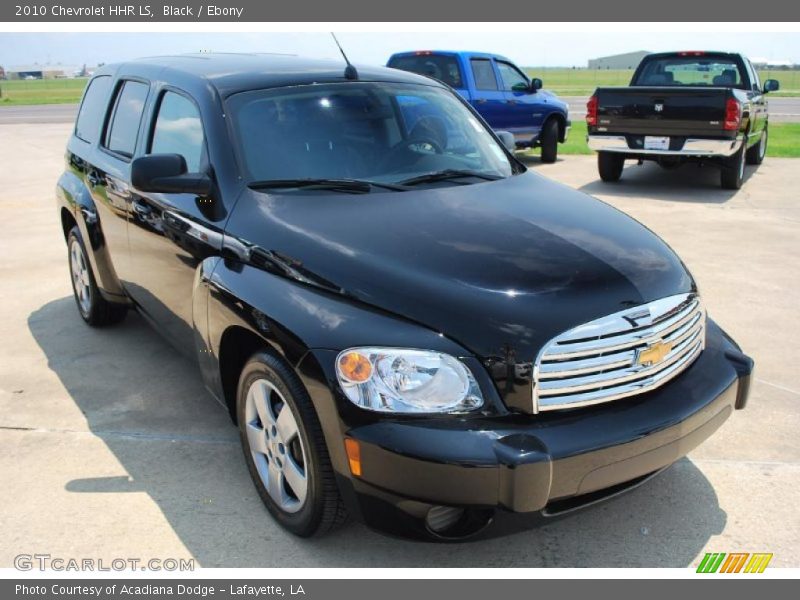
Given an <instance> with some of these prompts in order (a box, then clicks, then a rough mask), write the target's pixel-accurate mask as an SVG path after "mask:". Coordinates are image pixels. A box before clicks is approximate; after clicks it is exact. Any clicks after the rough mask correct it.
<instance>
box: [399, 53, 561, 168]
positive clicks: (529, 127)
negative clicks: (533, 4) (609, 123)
mask: <svg viewBox="0 0 800 600" xmlns="http://www.w3.org/2000/svg"><path fill="white" fill-rule="evenodd" d="M387 66H388V67H392V68H395V69H402V70H403V71H411V72H413V73H418V74H420V75H427V76H428V77H433V78H434V79H438V80H439V81H441V82H443V83H445V84H447V85H449V86H450V87H452V88H453V89H454V90H455V91H457V92H458V93H459V94H461V96H463V97H464V99H466V100H467V101H468V102H469V103H470V104H471V105H472V106H473V107H475V109H476V110H477V111H478V113H480V115H481V116H482V117H483V118H484V119H485V120H486V122H487V123H488V124H489V125H490V126H491V127H492V129H494V130H496V131H508V132H510V133H512V134H513V135H514V140H515V142H516V145H517V147H518V148H539V147H540V148H541V149H542V161H543V162H555V160H556V158H557V156H558V143H559V142H565V141H566V139H567V134H568V133H569V126H570V121H569V107H568V106H567V103H566V102H564V101H562V100H561V99H559V98H558V96H556V95H555V94H552V93H551V92H548V91H545V90H543V89H542V80H541V79H539V78H536V77H534V78H533V79H530V78H528V76H527V75H525V73H524V72H523V71H522V69H520V68H519V67H517V66H516V65H515V64H514V63H512V62H511V61H510V60H508V59H507V58H505V57H503V56H499V55H497V54H487V53H485V52H451V51H440V50H418V51H414V52H399V53H397V54H393V55H392V56H391V58H389V62H388V63H387Z"/></svg>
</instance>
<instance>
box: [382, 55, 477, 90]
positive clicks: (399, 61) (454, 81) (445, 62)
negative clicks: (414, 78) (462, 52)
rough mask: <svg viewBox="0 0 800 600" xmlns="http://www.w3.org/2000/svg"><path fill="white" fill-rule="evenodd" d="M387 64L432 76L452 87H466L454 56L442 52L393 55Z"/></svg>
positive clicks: (394, 67)
mask: <svg viewBox="0 0 800 600" xmlns="http://www.w3.org/2000/svg"><path fill="white" fill-rule="evenodd" d="M389 66H390V67H392V68H393V69H402V70H403V71H409V72H411V73H419V74H420V75H427V76H428V77H433V78H434V79H438V80H439V81H441V82H442V83H444V84H447V85H449V86H450V87H453V88H464V87H466V86H465V85H464V78H463V77H462V76H461V69H460V68H459V66H458V60H457V59H456V57H455V56H448V55H444V54H415V55H413V56H395V57H394V58H392V60H390V61H389Z"/></svg>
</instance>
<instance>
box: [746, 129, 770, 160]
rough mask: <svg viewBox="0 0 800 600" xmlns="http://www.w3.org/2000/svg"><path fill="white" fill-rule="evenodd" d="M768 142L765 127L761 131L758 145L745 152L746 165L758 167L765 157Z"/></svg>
mask: <svg viewBox="0 0 800 600" xmlns="http://www.w3.org/2000/svg"><path fill="white" fill-rule="evenodd" d="M768 140H769V131H768V130H767V126H766V125H764V129H763V130H762V131H761V137H759V138H758V143H757V144H756V145H755V146H753V147H752V148H749V149H748V150H747V164H748V165H760V164H761V163H762V162H764V157H765V156H766V155H767V141H768Z"/></svg>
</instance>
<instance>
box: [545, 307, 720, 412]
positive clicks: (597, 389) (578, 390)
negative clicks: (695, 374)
mask: <svg viewBox="0 0 800 600" xmlns="http://www.w3.org/2000/svg"><path fill="white" fill-rule="evenodd" d="M705 326H706V315H705V311H704V310H703V306H702V304H701V303H700V298H699V297H698V296H697V295H696V294H679V295H677V296H670V297H668V298H662V299H661V300H655V301H654V302H650V303H649V304H644V305H642V306H637V307H635V308H630V309H626V310H624V311H620V312H618V313H614V314H612V315H608V316H606V317H602V318H600V319H596V320H594V321H590V322H589V323H585V324H583V325H580V326H578V327H575V328H574V329H570V330H569V331H567V332H565V333H562V334H561V335H559V336H557V337H555V338H553V339H552V340H550V341H549V342H548V343H547V344H546V345H545V347H544V348H543V349H542V351H541V352H540V353H539V356H538V357H537V359H536V362H535V363H534V367H533V412H534V413H538V412H541V411H546V410H558V409H564V408H573V407H578V406H588V405H590V404H598V403H600V402H609V401H611V400H618V399H619V398H625V397H627V396H633V395H634V394H641V393H642V392H646V391H648V390H652V389H655V388H657V387H659V386H660V385H663V384H664V383H666V382H667V381H669V380H670V379H672V378H673V377H675V376H676V375H678V374H679V373H681V372H682V371H683V370H684V369H686V368H687V367H688V366H689V365H690V364H691V363H692V362H693V361H694V360H695V359H696V358H697V357H698V356H699V354H700V352H702V350H703V348H704V347H705Z"/></svg>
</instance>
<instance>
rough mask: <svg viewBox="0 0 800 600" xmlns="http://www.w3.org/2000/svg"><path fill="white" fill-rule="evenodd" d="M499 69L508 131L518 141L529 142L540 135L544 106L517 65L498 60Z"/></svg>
mask: <svg viewBox="0 0 800 600" xmlns="http://www.w3.org/2000/svg"><path fill="white" fill-rule="evenodd" d="M497 70H498V71H499V73H500V80H501V82H502V84H503V94H504V96H505V101H506V105H507V109H506V110H507V111H508V115H509V116H508V120H509V125H508V127H507V131H510V132H511V133H513V134H514V137H515V138H516V139H517V141H524V142H529V141H531V139H533V138H536V137H537V136H538V135H539V131H540V130H541V128H542V122H543V121H544V116H545V115H544V107H543V106H542V104H541V103H540V102H539V98H538V97H537V94H535V93H531V92H530V81H529V79H528V78H527V77H526V76H525V75H524V74H523V73H522V71H520V70H519V69H518V68H517V67H516V66H515V65H512V64H511V63H509V62H506V61H502V60H498V61H497Z"/></svg>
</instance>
